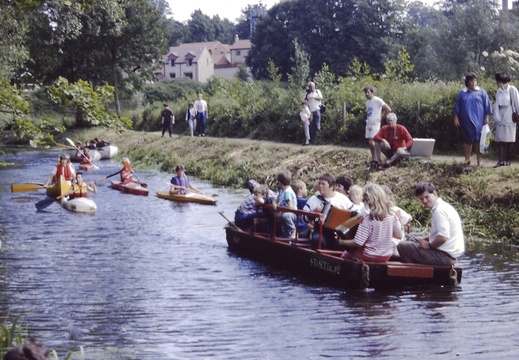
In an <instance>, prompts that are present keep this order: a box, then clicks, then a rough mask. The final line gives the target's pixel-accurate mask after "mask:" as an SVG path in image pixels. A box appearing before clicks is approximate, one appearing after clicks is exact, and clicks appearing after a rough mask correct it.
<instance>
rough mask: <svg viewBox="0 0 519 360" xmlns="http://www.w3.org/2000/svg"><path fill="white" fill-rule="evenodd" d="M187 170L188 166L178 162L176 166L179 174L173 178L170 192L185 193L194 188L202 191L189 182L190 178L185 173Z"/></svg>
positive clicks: (174, 193) (173, 193)
mask: <svg viewBox="0 0 519 360" xmlns="http://www.w3.org/2000/svg"><path fill="white" fill-rule="evenodd" d="M185 170H186V168H185V167H184V165H182V164H178V165H177V167H176V168H175V171H176V172H177V175H176V176H173V177H172V178H171V186H170V189H169V193H170V194H172V195H176V194H185V193H187V190H193V191H195V192H198V193H199V192H200V191H199V190H198V189H197V188H196V187H194V186H193V185H191V184H190V183H189V179H188V177H187V176H186V174H185Z"/></svg>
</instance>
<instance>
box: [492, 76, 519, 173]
mask: <svg viewBox="0 0 519 360" xmlns="http://www.w3.org/2000/svg"><path fill="white" fill-rule="evenodd" d="M495 78H496V84H497V87H498V89H497V93H496V101H495V103H494V114H493V115H494V124H493V125H494V127H495V129H496V133H495V137H494V140H495V141H496V142H497V143H498V151H499V161H498V162H497V164H496V165H495V166H494V167H495V168H496V167H500V166H510V160H511V158H512V153H513V147H514V143H515V132H516V127H517V125H516V124H515V123H514V122H513V121H512V111H514V110H515V111H518V112H519V96H518V92H517V88H516V87H515V86H512V85H509V84H508V83H509V82H510V76H508V75H507V74H505V73H498V74H496V76H495Z"/></svg>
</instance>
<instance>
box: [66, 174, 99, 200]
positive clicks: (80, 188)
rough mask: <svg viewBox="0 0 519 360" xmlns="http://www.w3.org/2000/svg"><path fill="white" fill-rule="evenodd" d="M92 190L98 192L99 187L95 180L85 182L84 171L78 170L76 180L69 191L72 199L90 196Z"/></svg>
mask: <svg viewBox="0 0 519 360" xmlns="http://www.w3.org/2000/svg"><path fill="white" fill-rule="evenodd" d="M89 191H91V192H93V193H94V194H97V187H96V184H95V182H93V183H90V184H86V183H84V182H83V173H82V172H81V171H78V172H77V174H76V182H75V183H74V184H73V185H72V186H71V187H70V190H69V192H68V195H69V198H70V199H75V198H79V197H88V192H89Z"/></svg>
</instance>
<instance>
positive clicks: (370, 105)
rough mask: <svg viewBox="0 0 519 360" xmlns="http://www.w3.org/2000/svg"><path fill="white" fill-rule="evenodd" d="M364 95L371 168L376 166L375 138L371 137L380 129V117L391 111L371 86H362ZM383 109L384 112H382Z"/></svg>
mask: <svg viewBox="0 0 519 360" xmlns="http://www.w3.org/2000/svg"><path fill="white" fill-rule="evenodd" d="M364 95H366V98H367V99H368V101H366V134H365V137H366V139H368V143H369V151H371V166H372V168H373V169H372V170H374V168H375V167H376V166H377V164H376V163H375V140H373V138H374V137H375V135H377V133H378V131H379V130H380V126H381V122H382V119H385V118H386V116H387V114H389V113H390V112H391V108H390V107H389V106H388V105H387V104H386V103H385V102H384V100H382V99H381V98H379V97H378V96H375V90H374V89H373V87H371V86H369V85H368V86H366V87H365V88H364ZM382 111H384V113H382Z"/></svg>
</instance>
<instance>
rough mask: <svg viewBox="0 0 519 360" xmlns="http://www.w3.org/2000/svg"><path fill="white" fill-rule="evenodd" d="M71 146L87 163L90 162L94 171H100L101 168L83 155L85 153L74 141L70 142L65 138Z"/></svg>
mask: <svg viewBox="0 0 519 360" xmlns="http://www.w3.org/2000/svg"><path fill="white" fill-rule="evenodd" d="M65 139H66V140H67V141H68V142H69V144H70V145H72V146H74V148H75V149H76V150H77V151H78V153H79V154H80V155H81V156H83V157H84V158H85V160H86V161H88V162H89V163H90V164H92V165H93V166H94V169H97V170H99V169H100V167H99V166H97V165H96V164H94V163H93V162H92V161H90V159H89V158H87V156H86V155H85V154H84V153H83V151H81V150H79V148H78V147H77V146H76V144H74V142H73V141H72V140H70V139H69V138H65Z"/></svg>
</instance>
